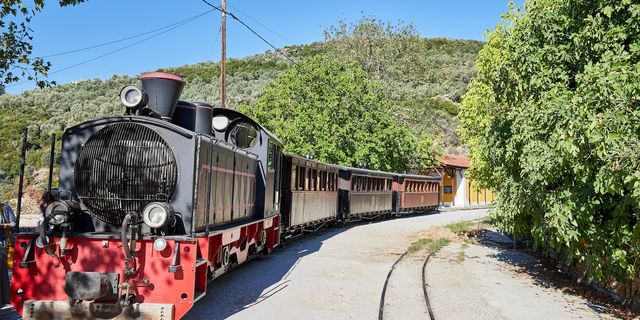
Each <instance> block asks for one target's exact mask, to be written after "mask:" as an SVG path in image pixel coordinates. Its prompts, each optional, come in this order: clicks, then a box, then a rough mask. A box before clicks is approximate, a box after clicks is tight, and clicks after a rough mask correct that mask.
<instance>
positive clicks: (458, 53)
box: [324, 17, 482, 153]
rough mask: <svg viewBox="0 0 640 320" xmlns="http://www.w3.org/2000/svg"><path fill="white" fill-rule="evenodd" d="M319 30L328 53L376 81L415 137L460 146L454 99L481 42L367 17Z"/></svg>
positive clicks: (464, 83) (471, 72)
mask: <svg viewBox="0 0 640 320" xmlns="http://www.w3.org/2000/svg"><path fill="white" fill-rule="evenodd" d="M324 34H325V40H326V41H325V42H324V45H325V51H326V52H327V54H328V55H330V56H331V57H333V58H335V59H338V60H345V59H347V60H348V61H353V62H355V63H357V64H358V65H360V66H361V67H362V68H363V69H364V70H366V71H367V74H369V76H370V77H371V78H373V79H377V80H380V83H381V88H382V91H383V93H384V95H385V96H386V97H387V98H388V99H389V100H391V101H393V103H392V105H391V110H392V112H393V114H394V115H395V116H396V118H398V119H399V120H400V121H402V122H404V123H405V124H407V125H408V126H409V128H411V129H412V131H413V132H414V134H415V135H417V136H419V135H422V134H424V133H426V134H428V135H430V136H432V137H433V139H435V140H436V142H435V145H438V146H441V147H449V148H450V147H455V146H458V145H459V139H458V136H457V135H456V126H457V124H458V121H457V117H456V115H457V112H458V111H457V110H458V103H459V100H460V97H461V96H462V95H463V94H464V93H465V92H466V88H467V84H468V82H469V81H470V79H471V78H473V76H474V75H475V70H474V60H475V58H476V56H477V53H478V50H480V48H481V46H482V43H481V42H479V41H467V40H455V39H439V38H435V39H424V38H421V37H419V36H418V33H417V31H416V29H415V27H414V26H413V25H412V24H403V23H400V24H390V23H385V22H382V21H379V20H377V19H375V18H370V17H365V18H362V19H360V20H359V21H356V22H355V23H351V24H349V23H347V22H346V21H343V20H341V21H339V22H338V24H337V25H336V26H333V27H330V28H328V29H327V30H325V33H324ZM433 151H434V152H435V153H439V152H442V150H438V149H434V150H433Z"/></svg>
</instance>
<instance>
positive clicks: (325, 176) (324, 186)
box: [321, 171, 327, 191]
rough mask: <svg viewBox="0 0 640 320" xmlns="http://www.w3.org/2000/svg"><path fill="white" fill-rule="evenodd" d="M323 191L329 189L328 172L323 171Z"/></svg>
mask: <svg viewBox="0 0 640 320" xmlns="http://www.w3.org/2000/svg"><path fill="white" fill-rule="evenodd" d="M321 179H322V180H321V181H322V191H327V172H326V171H322V178H321Z"/></svg>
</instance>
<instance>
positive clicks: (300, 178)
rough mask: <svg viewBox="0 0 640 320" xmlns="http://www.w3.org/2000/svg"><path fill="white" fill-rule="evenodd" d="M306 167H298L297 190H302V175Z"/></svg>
mask: <svg viewBox="0 0 640 320" xmlns="http://www.w3.org/2000/svg"><path fill="white" fill-rule="evenodd" d="M306 171H307V170H306V169H305V168H303V167H298V187H297V188H296V189H297V190H304V176H305V173H306Z"/></svg>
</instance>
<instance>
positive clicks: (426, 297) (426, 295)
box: [378, 251, 436, 320]
mask: <svg viewBox="0 0 640 320" xmlns="http://www.w3.org/2000/svg"><path fill="white" fill-rule="evenodd" d="M408 253H409V252H408V251H405V252H404V253H403V254H402V255H400V257H398V259H397V260H396V261H395V262H394V263H393V264H392V265H391V268H390V269H389V272H388V273H387V277H386V279H385V281H384V286H383V287H382V294H381V295H380V307H379V309H378V320H384V319H385V305H387V304H388V300H387V298H388V297H387V295H388V292H389V291H390V290H389V289H390V288H391V286H390V283H391V280H392V278H393V275H394V271H395V270H396V268H397V267H398V265H402V263H403V261H406V265H407V268H406V269H408V270H405V273H407V271H409V272H408V273H409V275H411V276H415V273H413V274H412V273H411V272H410V271H411V270H410V269H411V261H407V260H408V259H407V256H408ZM431 255H432V253H429V254H428V255H427V257H426V258H425V259H424V263H422V268H421V274H422V277H421V279H422V281H421V287H422V295H423V297H424V302H423V304H422V306H425V307H426V311H427V313H428V314H429V319H431V320H435V319H436V318H435V316H434V314H433V310H432V308H431V303H430V302H429V293H428V292H427V281H426V280H427V279H426V267H427V263H428V262H429V258H431ZM414 271H415V270H414ZM396 273H397V272H396ZM411 276H410V278H411V279H415V277H411ZM402 280H403V279H397V280H396V281H397V282H399V284H400V285H399V286H397V288H396V291H400V292H404V289H408V290H409V291H410V289H411V288H405V287H406V284H407V283H406V280H407V279H406V276H405V279H404V280H405V281H404V283H403V281H402ZM402 284H405V286H402ZM412 284H413V283H412ZM413 289H415V288H413ZM401 299H402V298H401ZM405 302H408V303H411V302H412V301H411V300H410V299H409V300H408V301H405ZM414 302H415V301H414ZM413 307H414V308H412V309H415V308H419V307H418V306H417V305H416V304H415V303H414V304H413ZM402 309H403V310H407V308H406V306H405V308H402ZM386 311H387V313H386V315H387V316H389V315H390V314H392V313H390V312H389V308H387V310H386ZM414 311H417V310H414ZM422 311H424V309H423V310H420V311H419V312H420V313H422ZM399 318H409V315H407V314H403V316H401V317H399Z"/></svg>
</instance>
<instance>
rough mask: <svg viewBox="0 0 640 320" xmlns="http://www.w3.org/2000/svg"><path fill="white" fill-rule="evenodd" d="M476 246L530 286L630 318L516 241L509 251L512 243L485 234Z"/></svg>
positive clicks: (600, 311)
mask: <svg viewBox="0 0 640 320" xmlns="http://www.w3.org/2000/svg"><path fill="white" fill-rule="evenodd" d="M478 240H479V241H480V244H481V245H483V246H485V247H489V248H492V249H494V250H497V253H495V254H492V255H490V256H489V257H492V258H495V259H497V260H498V261H501V262H505V263H507V264H509V265H511V266H513V267H515V271H516V272H517V273H522V274H526V275H528V276H529V277H531V279H533V281H534V283H535V284H536V285H538V286H540V287H543V288H550V289H554V290H560V291H562V292H563V293H564V294H566V295H572V296H580V297H583V298H584V299H585V300H587V301H588V302H587V303H586V306H588V307H589V308H591V309H592V310H593V311H595V312H597V313H598V314H610V315H613V316H616V317H621V318H632V317H633V316H630V315H632V313H630V311H627V310H625V309H624V308H621V307H620V306H619V305H618V304H617V303H616V302H615V301H614V300H613V299H612V298H611V297H608V296H605V295H603V294H601V293H600V292H597V291H596V290H594V289H593V288H592V287H590V286H588V285H587V284H585V283H579V282H577V281H576V280H575V277H572V276H571V275H570V274H569V273H567V272H566V271H565V270H564V269H563V268H562V266H561V264H560V263H558V262H557V261H555V260H553V259H550V258H544V257H542V255H541V254H539V253H537V252H535V251H533V250H530V249H528V248H526V244H525V243H524V242H521V241H518V243H517V248H518V249H513V240H512V239H511V238H510V237H509V236H506V235H504V234H502V233H498V232H496V231H493V230H485V231H484V232H483V234H482V235H481V236H480V237H479V238H478Z"/></svg>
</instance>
